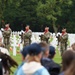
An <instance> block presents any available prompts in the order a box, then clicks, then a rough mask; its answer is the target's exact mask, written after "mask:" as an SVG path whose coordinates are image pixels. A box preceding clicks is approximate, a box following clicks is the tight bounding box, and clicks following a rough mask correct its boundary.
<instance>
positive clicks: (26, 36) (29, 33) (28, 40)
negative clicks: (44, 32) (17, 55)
mask: <svg viewBox="0 0 75 75" xmlns="http://www.w3.org/2000/svg"><path fill="white" fill-rule="evenodd" d="M25 29H26V30H25V32H24V34H23V37H24V46H27V45H29V44H31V37H32V31H31V30H30V29H29V25H27V26H26V27H25Z"/></svg>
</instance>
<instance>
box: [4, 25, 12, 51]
mask: <svg viewBox="0 0 75 75" xmlns="http://www.w3.org/2000/svg"><path fill="white" fill-rule="evenodd" d="M10 35H11V29H10V27H9V24H6V25H5V29H4V31H3V37H4V44H5V47H6V48H7V49H8V50H9V46H10Z"/></svg>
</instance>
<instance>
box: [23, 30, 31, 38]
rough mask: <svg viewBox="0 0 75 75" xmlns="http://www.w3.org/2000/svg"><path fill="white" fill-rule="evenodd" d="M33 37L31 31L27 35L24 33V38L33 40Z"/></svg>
mask: <svg viewBox="0 0 75 75" xmlns="http://www.w3.org/2000/svg"><path fill="white" fill-rule="evenodd" d="M31 36H32V31H31V30H29V31H28V32H27V33H24V37H27V38H31Z"/></svg>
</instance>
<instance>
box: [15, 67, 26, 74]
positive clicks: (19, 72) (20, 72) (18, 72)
mask: <svg viewBox="0 0 75 75" xmlns="http://www.w3.org/2000/svg"><path fill="white" fill-rule="evenodd" d="M16 75H25V74H24V72H23V70H22V68H20V69H19V70H18V71H17V74H16Z"/></svg>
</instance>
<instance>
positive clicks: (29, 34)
mask: <svg viewBox="0 0 75 75" xmlns="http://www.w3.org/2000/svg"><path fill="white" fill-rule="evenodd" d="M31 36H32V31H31V30H30V31H29V32H28V37H29V38H30V37H31Z"/></svg>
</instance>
